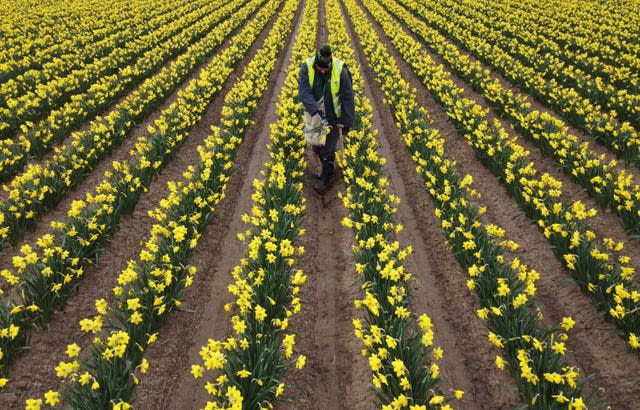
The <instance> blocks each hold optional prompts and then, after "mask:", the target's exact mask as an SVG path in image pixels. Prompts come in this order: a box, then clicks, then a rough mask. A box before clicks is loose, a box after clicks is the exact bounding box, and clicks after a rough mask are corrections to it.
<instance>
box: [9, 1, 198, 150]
mask: <svg viewBox="0 0 640 410" xmlns="http://www.w3.org/2000/svg"><path fill="white" fill-rule="evenodd" d="M194 11H195V12H196V13H193V12H194ZM208 12H209V10H202V11H200V10H198V9H196V10H193V9H190V7H188V6H187V7H185V5H182V7H177V8H175V9H173V10H172V11H171V12H170V13H166V14H164V15H160V16H159V17H158V18H156V19H153V20H152V21H151V22H150V23H151V24H150V25H149V32H148V33H146V34H144V35H142V36H139V37H137V38H134V39H130V40H129V41H128V42H126V43H119V42H117V40H120V39H119V36H118V37H116V38H117V40H114V44H112V45H111V50H112V52H111V53H108V54H107V55H105V56H103V57H102V58H99V59H96V60H94V61H93V62H92V63H91V64H88V65H86V66H85V67H82V68H80V69H75V70H72V71H71V72H69V73H66V74H65V73H64V72H61V71H62V70H61V69H60V70H58V69H56V68H54V67H50V68H49V67H48V69H47V70H46V71H44V70H43V73H47V74H48V75H49V76H51V77H50V79H52V80H53V81H46V77H45V76H44V75H42V76H39V77H37V78H38V79H39V81H30V82H29V83H26V84H27V85H23V86H22V87H19V88H18V89H17V90H15V91H14V90H7V87H6V85H9V84H11V82H9V83H6V84H3V87H0V101H5V104H6V106H5V107H4V108H2V109H0V123H2V124H3V126H4V129H3V130H2V131H1V132H2V133H1V134H0V136H3V137H5V138H6V137H9V138H10V137H13V136H14V135H15V134H16V131H17V130H19V129H20V126H21V125H23V124H24V125H25V128H28V127H27V125H26V124H27V122H29V123H33V122H34V121H37V120H38V119H41V118H43V117H46V116H47V114H48V113H49V112H50V111H52V110H54V109H56V108H58V107H60V106H61V105H63V104H64V103H66V102H68V101H69V100H71V99H72V98H73V99H74V100H81V101H82V100H86V101H85V104H86V105H85V108H86V109H88V111H90V110H89V109H90V107H91V103H90V100H89V99H88V98H86V97H85V96H84V94H87V92H88V91H91V92H93V93H95V92H96V90H98V89H100V88H98V85H102V86H103V87H102V90H104V91H106V90H108V89H109V87H106V86H105V85H107V84H108V83H109V82H110V81H109V79H108V78H105V77H107V76H109V75H113V74H115V73H117V72H119V71H120V69H121V68H124V67H127V66H128V65H130V64H132V63H133V62H135V61H136V60H137V59H138V58H139V57H140V56H142V55H143V54H144V53H145V52H147V51H148V50H150V49H153V48H155V47H156V46H157V45H159V44H161V43H162V42H163V41H164V40H166V39H168V38H171V37H172V36H175V35H177V34H178V33H179V32H180V31H183V30H184V28H186V27H188V26H189V25H190V24H193V23H194V22H195V21H197V20H194V17H195V18H196V19H197V18H202V17H203V16H205V15H207V14H208ZM190 14H193V15H192V16H190ZM149 17H151V16H149ZM185 17H186V19H185ZM190 19H191V21H189V20H190ZM174 20H176V21H175V23H177V24H169V23H172V22H173V21H174ZM180 20H182V21H180ZM185 20H187V21H185ZM121 32H126V31H121ZM87 51H88V52H89V53H90V52H91V50H87ZM156 52H157V51H156ZM78 57H79V56H75V58H76V60H77V61H83V60H84V56H82V57H80V58H78ZM55 62H56V63H57V64H58V65H59V66H61V67H64V66H65V60H62V59H60V60H55ZM66 65H68V63H67V64H66ZM42 80H44V81H46V82H44V83H40V81H42ZM96 83H98V84H96ZM20 84H21V85H22V84H25V83H20ZM94 84H95V85H94ZM30 88H31V89H30ZM89 95H91V94H89ZM72 96H73V97H72ZM69 125H72V124H69Z"/></svg>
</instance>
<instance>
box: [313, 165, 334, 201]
mask: <svg viewBox="0 0 640 410" xmlns="http://www.w3.org/2000/svg"><path fill="white" fill-rule="evenodd" d="M333 161H334V157H333V156H331V157H320V162H321V163H322V171H321V172H320V175H319V177H318V181H317V182H316V183H315V185H314V186H313V188H315V190H316V191H318V192H320V193H323V192H325V191H326V190H327V189H328V188H329V186H330V185H331V176H332V175H333V167H334V164H333Z"/></svg>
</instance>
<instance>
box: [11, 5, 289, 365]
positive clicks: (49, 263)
mask: <svg viewBox="0 0 640 410" xmlns="http://www.w3.org/2000/svg"><path fill="white" fill-rule="evenodd" d="M258 3H259V2H256V4H258ZM278 3H279V2H276V3H273V2H272V3H270V4H269V7H266V6H265V7H264V8H263V11H262V12H261V13H260V14H258V15H257V16H256V17H255V18H254V19H252V20H251V21H250V22H249V23H248V24H247V25H246V27H245V29H244V30H243V31H242V32H240V33H239V34H237V35H235V36H234V37H233V38H231V40H230V44H229V47H228V48H226V49H225V50H224V51H222V52H221V53H219V54H218V55H217V56H216V59H215V60H214V62H213V63H212V64H210V65H209V66H206V67H205V68H203V69H202V70H201V71H200V73H199V76H198V77H197V78H196V79H194V80H192V81H191V82H190V83H189V85H188V86H187V87H186V88H185V90H184V91H183V92H182V93H181V95H180V97H179V98H178V99H177V100H176V101H175V102H174V103H173V104H172V105H171V106H170V107H169V108H167V109H166V110H165V111H163V112H162V114H161V116H160V118H159V119H158V120H157V121H156V124H155V127H156V128H153V127H150V129H149V135H148V136H147V137H146V138H144V139H141V140H140V141H139V143H138V144H137V146H136V149H135V150H133V151H132V156H131V158H130V160H129V161H126V162H122V163H114V164H113V169H112V170H111V171H108V172H106V173H105V176H104V179H103V180H102V181H101V182H100V183H99V184H98V187H97V188H96V190H95V192H94V193H92V194H88V195H87V197H86V199H85V200H84V201H74V202H73V204H72V205H71V209H69V211H68V212H67V217H66V218H65V219H64V220H62V221H56V222H54V223H53V227H54V228H56V230H57V234H55V235H51V234H45V235H44V236H42V237H40V238H38V239H37V240H36V241H35V243H34V244H33V245H23V246H22V247H21V249H20V254H18V255H15V256H14V257H13V264H14V267H15V271H13V272H11V271H9V270H6V269H5V270H3V271H2V272H0V274H1V275H2V276H3V279H4V280H5V281H6V283H5V284H4V288H5V291H6V290H7V289H9V288H11V287H14V289H13V292H12V293H13V294H15V295H17V296H18V297H19V298H18V300H16V301H12V300H11V299H8V300H5V301H3V303H2V304H0V327H1V328H2V329H13V332H12V333H11V335H10V337H9V336H6V335H5V337H0V349H1V350H0V352H1V353H2V354H0V364H2V367H3V370H4V367H5V366H6V365H7V364H8V363H9V362H10V361H11V360H12V359H15V358H16V356H17V355H18V354H19V353H20V352H21V351H23V350H24V346H25V344H26V343H27V341H28V337H29V333H30V331H31V330H32V328H33V327H34V326H38V325H39V326H41V327H47V325H48V323H49V319H50V317H51V315H52V314H53V312H54V310H55V309H56V308H59V307H63V306H64V304H65V302H66V300H67V298H68V297H69V296H71V295H73V293H74V292H75V290H76V288H77V287H78V286H79V284H80V282H81V280H82V277H83V273H84V269H85V268H86V267H87V266H88V265H90V264H91V263H92V262H93V260H95V259H96V258H97V257H98V256H99V255H100V253H101V251H102V250H103V248H104V246H105V245H106V242H107V241H108V240H109V238H110V236H111V235H112V234H113V233H114V231H115V230H117V229H118V222H119V220H120V217H121V215H122V214H123V213H130V212H131V211H132V210H133V208H134V207H135V205H136V203H137V202H138V199H139V197H140V195H141V193H142V192H143V191H144V190H146V188H147V187H148V186H149V184H150V183H151V181H152V179H153V177H154V176H155V175H157V174H158V173H159V172H160V170H161V169H162V166H163V165H164V164H166V163H167V162H168V160H169V159H170V158H171V157H172V155H173V154H174V153H175V152H176V151H177V149H178V148H179V147H180V146H181V144H182V143H183V142H184V141H185V140H186V138H187V137H188V135H189V131H190V129H191V128H192V127H193V126H194V125H195V124H196V123H197V122H198V121H199V120H200V119H201V118H202V116H203V115H204V112H205V110H206V109H207V107H208V106H209V104H210V102H211V100H212V99H213V97H214V96H215V95H217V94H218V92H219V91H220V90H221V89H222V86H223V85H224V83H225V82H226V81H227V79H228V78H229V76H230V75H231V74H232V73H233V71H234V68H235V67H236V66H237V65H238V64H239V63H240V61H242V58H243V57H244V56H245V55H246V53H247V52H248V50H249V47H250V46H251V44H252V43H253V42H254V41H255V40H256V39H257V38H258V35H259V34H260V31H261V30H262V29H263V27H264V26H265V25H266V24H267V22H268V19H269V18H270V17H271V16H272V15H273V14H274V13H275V11H276V8H277V5H278ZM256 98H258V97H257V96H256ZM249 103H251V101H248V102H247V104H249ZM234 113H235V112H234ZM228 114H229V113H227V112H225V115H228ZM235 114H238V113H235ZM240 114H241V113H240ZM238 115H239V114H238ZM240 119H242V115H239V121H240ZM225 121H227V122H228V123H227V124H225V125H229V126H233V131H234V132H239V131H238V130H243V128H242V127H241V126H242V124H241V123H240V125H238V128H237V129H236V128H235V124H234V123H233V122H232V121H231V120H229V119H228V118H225ZM169 203H170V202H169Z"/></svg>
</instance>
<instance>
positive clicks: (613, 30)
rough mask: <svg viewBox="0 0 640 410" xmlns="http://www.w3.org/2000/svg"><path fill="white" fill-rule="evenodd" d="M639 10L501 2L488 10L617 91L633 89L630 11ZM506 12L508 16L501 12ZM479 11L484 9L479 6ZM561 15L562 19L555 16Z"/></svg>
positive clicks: (637, 74) (636, 84)
mask: <svg viewBox="0 0 640 410" xmlns="http://www.w3.org/2000/svg"><path fill="white" fill-rule="evenodd" d="M478 5H479V4H478V3H476V4H475V5H474V6H475V7H478ZM487 5H488V4H487ZM638 7H640V3H638V1H637V0H634V1H629V2H626V3H624V4H622V3H620V4H614V3H592V2H588V3H585V2H580V1H555V0H554V1H548V2H539V1H537V0H526V1H515V0H506V1H503V2H501V3H500V4H494V7H492V8H491V9H489V10H492V11H493V12H496V11H497V12H498V13H499V15H500V16H505V17H506V16H509V18H510V20H511V21H512V22H513V25H512V27H526V31H527V32H530V33H531V36H532V38H533V37H536V38H538V39H541V40H542V39H544V40H546V41H544V42H541V43H542V44H544V46H543V47H541V50H543V51H546V52H549V53H553V54H555V55H557V56H558V57H560V58H563V59H566V61H567V62H570V63H572V64H576V65H577V66H578V67H579V68H581V69H582V70H585V71H589V72H592V73H597V74H598V75H599V76H602V77H603V78H605V79H607V80H608V81H610V82H611V83H612V84H614V85H616V86H618V87H621V88H628V89H629V90H630V91H631V90H634V89H635V90H636V91H638V90H639V88H640V81H639V80H640V58H639V56H640V44H638V42H637V40H636V36H637V30H636V28H637V26H638V24H640V19H639V18H638V15H637V13H634V12H633V11H634V10H636V9H637V8H638ZM506 8H509V9H510V13H509V14H507V13H504V12H503V10H505V11H506ZM479 9H480V10H483V11H485V10H484V7H482V6H481V7H480V8H479ZM560 13H562V16H563V18H562V19H559V18H558V16H559V15H560ZM620 15H624V16H625V17H626V18H622V19H621V18H620ZM553 43H555V44H553ZM560 50H561V51H560Z"/></svg>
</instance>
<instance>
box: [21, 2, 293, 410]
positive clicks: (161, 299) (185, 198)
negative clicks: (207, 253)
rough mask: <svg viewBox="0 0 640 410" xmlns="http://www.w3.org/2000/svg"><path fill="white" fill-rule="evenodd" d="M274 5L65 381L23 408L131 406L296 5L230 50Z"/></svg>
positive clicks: (100, 308) (71, 350)
mask: <svg viewBox="0 0 640 410" xmlns="http://www.w3.org/2000/svg"><path fill="white" fill-rule="evenodd" d="M280 7H282V10H281V12H280V14H279V16H278V18H277V19H276V20H275V21H273V25H272V27H271V29H270V32H269V35H268V36H267V38H266V40H265V43H264V45H263V46H262V47H261V48H260V49H259V50H258V52H257V53H256V56H255V57H254V59H252V60H251V62H250V63H249V64H248V65H247V67H246V69H245V71H244V72H243V75H242V77H241V78H239V80H238V82H236V84H235V85H234V87H233V89H232V90H231V91H230V92H229V94H228V95H227V97H226V98H225V106H224V107H223V109H222V119H221V122H220V124H221V126H220V127H213V129H212V130H213V134H212V135H210V136H209V137H207V139H206V142H205V144H204V145H202V146H200V147H198V152H199V154H200V160H199V161H198V162H197V163H196V164H194V165H191V166H189V167H188V169H186V170H185V172H184V180H182V181H175V182H172V183H169V185H168V186H169V191H170V192H169V194H168V196H167V197H166V198H165V199H163V200H162V201H160V205H159V207H158V208H157V209H155V210H154V211H153V212H152V213H151V214H152V217H153V218H154V219H155V220H156V224H155V225H153V227H152V228H151V232H150V237H149V239H148V241H147V242H146V244H145V245H144V248H143V249H142V250H141V252H140V257H139V259H138V260H137V261H135V262H134V261H131V262H130V263H129V266H128V267H127V268H126V269H124V270H123V271H122V272H121V273H120V275H119V276H118V278H117V284H116V286H115V287H114V288H113V292H114V298H115V300H114V302H113V303H108V302H107V301H106V300H104V299H99V300H96V302H95V305H96V310H97V314H96V315H95V316H92V317H89V318H86V319H83V320H82V321H80V326H81V328H82V330H83V331H84V332H88V333H93V334H95V337H94V339H93V342H92V345H91V346H88V347H87V348H86V350H88V351H86V352H84V351H82V350H83V349H82V348H81V347H80V346H79V345H78V344H77V343H71V344H69V346H68V347H67V349H66V355H67V356H68V360H67V361H61V362H60V363H59V364H58V366H56V373H57V374H58V376H59V377H60V378H62V379H63V380H64V383H63V386H62V390H61V391H55V390H49V391H47V392H46V393H44V398H31V399H28V400H27V403H26V404H27V407H29V406H32V408H40V406H42V405H43V404H44V403H46V404H49V405H51V406H56V405H57V404H58V403H60V402H62V403H63V404H66V405H69V406H71V407H73V408H86V409H89V408H92V409H93V408H114V409H124V408H129V407H130V405H129V403H128V400H130V398H131V397H132V394H133V392H134V389H135V386H136V385H137V384H138V383H139V380H140V378H141V377H143V375H144V374H145V373H146V372H147V370H148V368H149V366H150V365H152V363H149V361H147V360H146V359H145V357H144V356H145V351H146V350H147V348H148V347H149V345H150V344H152V343H154V342H155V341H156V340H157V339H158V337H159V330H160V328H161V325H162V323H163V322H164V321H165V320H166V318H167V317H168V316H169V314H170V313H171V312H172V311H174V310H176V309H178V308H179V307H180V306H181V299H182V297H183V294H184V291H185V289H186V288H187V287H188V286H190V285H191V283H192V280H193V276H194V275H195V273H196V269H195V268H194V267H192V266H188V265H186V264H187V263H188V261H189V259H190V257H191V255H192V254H193V252H194V249H195V248H196V246H197V243H198V239H199V238H200V236H201V234H202V232H203V230H204V229H205V227H206V225H207V223H208V222H209V220H210V219H211V217H212V216H213V214H214V213H215V211H216V209H217V207H218V205H219V203H220V201H221V200H222V199H224V197H225V191H226V188H227V183H228V181H229V179H230V176H231V173H232V171H233V164H234V159H235V156H236V153H237V149H238V147H239V145H240V144H241V142H242V141H243V139H244V136H245V133H246V130H247V128H248V127H249V126H250V125H251V124H252V123H253V120H252V117H253V116H254V114H255V109H256V106H257V102H258V100H259V99H260V97H261V96H262V94H263V93H264V91H265V90H266V87H267V79H268V78H269V75H270V74H271V73H272V72H273V71H274V69H275V61H276V60H277V56H278V55H279V53H280V52H281V51H282V50H283V48H284V44H285V42H286V39H287V37H288V35H289V32H290V31H291V25H292V22H293V18H294V16H295V14H296V10H297V9H298V8H299V0H288V1H287V2H286V3H285V4H284V6H282V2H281V1H278V0H271V1H269V2H268V3H266V4H265V6H264V7H263V8H262V9H261V10H260V11H259V12H258V13H257V14H256V16H255V18H254V19H253V20H252V21H251V22H250V23H249V24H248V25H247V26H246V27H245V28H244V29H243V31H242V32H241V33H239V34H238V35H237V36H236V37H235V39H236V40H238V42H237V44H236V45H233V46H231V48H232V49H233V48H235V47H241V48H244V47H248V46H247V45H246V44H251V43H252V42H253V40H254V39H255V38H256V36H257V35H258V34H259V33H260V31H262V28H263V27H265V26H266V24H267V23H268V22H269V21H270V20H272V16H273V15H274V13H275V12H276V11H277V10H278V9H279V8H280ZM203 81H206V80H203ZM280 175H282V174H280ZM283 214H284V213H283Z"/></svg>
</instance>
